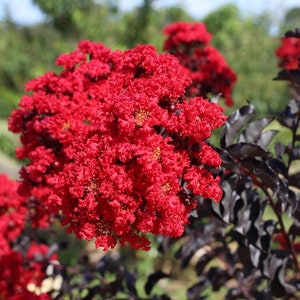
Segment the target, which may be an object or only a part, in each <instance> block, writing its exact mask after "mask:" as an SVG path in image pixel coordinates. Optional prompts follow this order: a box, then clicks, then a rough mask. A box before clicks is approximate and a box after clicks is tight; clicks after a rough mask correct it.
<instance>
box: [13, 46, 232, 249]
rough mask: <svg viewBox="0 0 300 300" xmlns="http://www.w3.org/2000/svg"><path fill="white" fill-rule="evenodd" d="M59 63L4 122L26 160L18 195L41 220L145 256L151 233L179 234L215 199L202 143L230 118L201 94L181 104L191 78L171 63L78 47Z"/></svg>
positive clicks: (212, 162) (208, 153) (143, 49)
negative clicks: (203, 201) (200, 206)
mask: <svg viewBox="0 0 300 300" xmlns="http://www.w3.org/2000/svg"><path fill="white" fill-rule="evenodd" d="M56 63H57V64H58V65H60V66H62V67H63V68H64V70H63V71H62V73H60V74H55V73H47V74H45V75H44V76H41V77H39V78H37V79H34V80H33V81H31V82H29V83H28V84H27V86H26V88H27V91H32V94H30V95H25V96H23V97H22V99H21V102H20V105H19V108H18V109H17V110H15V111H14V112H13V113H12V116H11V117H10V119H9V128H10V130H12V131H13V132H16V133H21V141H22V144H23V146H22V147H21V148H19V149H18V150H17V156H18V157H19V158H21V159H22V158H27V159H29V163H28V164H27V166H25V167H24V168H23V169H22V171H21V177H22V185H21V188H20V192H22V193H25V194H31V195H34V196H35V199H40V200H39V201H40V207H44V211H42V210H40V211H39V214H38V215H40V217H41V218H44V217H45V216H46V215H51V214H56V215H60V216H61V217H62V224H63V225H66V226H67V231H69V232H73V233H75V234H76V235H77V237H79V238H82V239H86V240H91V239H93V238H95V240H96V246H101V247H103V248H104V249H109V248H111V247H114V246H115V245H116V243H117V241H119V242H120V244H121V245H125V244H128V243H129V244H130V245H131V246H132V247H135V248H142V249H146V250H147V249H149V244H150V242H149V240H148V238H147V234H148V233H151V234H161V235H166V236H170V237H178V236H180V235H182V234H183V231H184V226H185V224H187V223H188V215H189V213H190V212H191V210H192V209H193V208H194V207H195V200H193V199H194V198H195V196H204V197H206V198H210V199H214V200H215V201H219V200H220V199H221V197H222V190H221V188H220V186H219V182H220V179H219V177H215V176H213V175H212V174H211V173H210V171H208V169H209V168H207V166H210V168H211V167H215V168H216V167H218V166H219V165H220V163H221V159H220V157H219V156H218V154H217V153H216V152H215V151H214V150H213V149H212V148H211V146H209V145H208V144H207V142H206V141H207V139H208V138H209V137H210V135H211V131H212V130H213V129H215V128H217V127H219V126H221V125H222V124H223V123H224V122H225V120H226V117H225V116H224V115H223V109H222V108H221V107H220V106H218V105H217V104H214V103H210V102H209V101H208V100H206V99H203V98H202V97H198V98H194V99H191V100H189V101H187V100H186V97H185V94H184V92H185V89H186V88H187V87H188V86H189V85H190V82H191V81H190V78H189V76H188V74H187V72H186V70H185V69H184V68H183V67H182V66H181V65H180V64H179V62H178V60H177V59H176V58H175V57H173V56H172V55H169V54H161V55H159V54H157V52H156V50H155V48H154V47H153V46H150V45H145V46H142V45H140V46H137V47H136V48H134V49H130V50H126V51H123V52H121V51H111V50H109V49H107V48H105V47H104V46H103V45H102V44H99V43H93V42H90V41H82V42H80V43H79V45H78V49H76V50H75V51H73V52H72V53H70V54H63V55H61V56H60V57H59V58H58V59H57V61H56ZM187 199H190V200H189V201H187ZM43 220H45V219H43Z"/></svg>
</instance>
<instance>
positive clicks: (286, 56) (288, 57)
mask: <svg viewBox="0 0 300 300" xmlns="http://www.w3.org/2000/svg"><path fill="white" fill-rule="evenodd" d="M276 55H277V56H278V57H279V59H280V61H279V64H278V65H279V67H280V68H283V69H288V70H292V69H298V68H299V58H300V38H296V37H283V38H281V45H280V46H279V47H278V49H277V50H276Z"/></svg>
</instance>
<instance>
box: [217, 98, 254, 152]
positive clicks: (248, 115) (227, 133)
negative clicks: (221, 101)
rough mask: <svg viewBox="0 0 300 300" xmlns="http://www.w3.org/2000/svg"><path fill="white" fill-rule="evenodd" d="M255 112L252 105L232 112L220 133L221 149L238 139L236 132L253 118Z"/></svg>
mask: <svg viewBox="0 0 300 300" xmlns="http://www.w3.org/2000/svg"><path fill="white" fill-rule="evenodd" d="M255 113H256V111H255V108H254V106H253V105H252V104H248V105H246V106H243V107H242V108H240V109H238V110H236V111H235V112H233V113H232V114H231V115H230V117H229V119H228V120H227V122H226V123H225V125H224V127H223V130H222V133H221V147H222V148H226V147H228V146H230V145H232V144H233V143H234V141H235V140H236V139H237V138H238V132H239V131H240V130H241V129H242V128H244V127H245V125H246V124H247V123H248V122H249V120H251V119H252V118H253V116H254V115H255Z"/></svg>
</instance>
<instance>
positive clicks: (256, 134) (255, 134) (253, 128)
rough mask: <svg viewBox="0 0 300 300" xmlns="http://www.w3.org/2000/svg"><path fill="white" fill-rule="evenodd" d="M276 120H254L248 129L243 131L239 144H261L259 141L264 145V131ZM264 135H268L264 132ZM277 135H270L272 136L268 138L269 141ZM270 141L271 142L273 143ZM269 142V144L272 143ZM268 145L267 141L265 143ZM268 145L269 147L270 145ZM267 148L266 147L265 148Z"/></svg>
mask: <svg viewBox="0 0 300 300" xmlns="http://www.w3.org/2000/svg"><path fill="white" fill-rule="evenodd" d="M273 120H274V118H262V119H258V120H254V121H252V122H251V123H249V124H248V125H247V127H246V128H245V129H244V130H243V132H242V134H241V136H240V138H239V140H238V141H239V142H243V143H252V144H260V143H259V141H260V142H261V143H262V142H263V141H261V140H262V138H261V135H262V131H263V130H264V129H265V128H266V127H267V126H268V125H269V124H270V123H271V122H272V121H273ZM267 132H268V131H267ZM264 134H266V132H264ZM275 134H276V133H272V134H271V133H269V134H268V135H270V137H268V140H269V139H270V138H271V140H272V138H273V136H274V135H275ZM265 138H266V136H265ZM271 140H270V141H271ZM270 141H268V143H269V142H270ZM264 143H266V141H265V142H264ZM268 143H267V145H268ZM263 148H265V147H263Z"/></svg>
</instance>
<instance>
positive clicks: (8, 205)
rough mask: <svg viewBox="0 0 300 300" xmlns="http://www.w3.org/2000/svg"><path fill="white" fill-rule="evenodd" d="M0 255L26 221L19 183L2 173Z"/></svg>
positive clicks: (5, 250) (8, 247) (24, 205)
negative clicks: (19, 193)
mask: <svg viewBox="0 0 300 300" xmlns="http://www.w3.org/2000/svg"><path fill="white" fill-rule="evenodd" d="M0 186H1V189H0V255H1V254H2V253H5V252H7V251H8V250H9V249H10V248H11V245H10V244H11V243H12V242H13V241H14V240H15V239H16V238H17V237H18V236H19V235H20V233H21V232H22V231H23V229H24V226H25V221H26V212H27V209H26V204H25V199H24V197H21V196H19V195H18V193H17V189H18V183H17V182H15V181H13V180H10V179H9V178H8V177H7V176H6V175H5V174H0Z"/></svg>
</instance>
